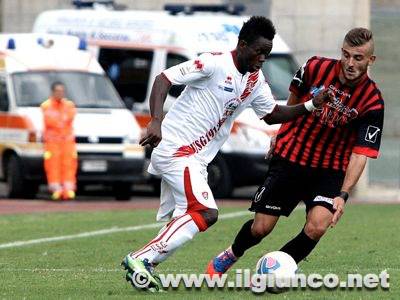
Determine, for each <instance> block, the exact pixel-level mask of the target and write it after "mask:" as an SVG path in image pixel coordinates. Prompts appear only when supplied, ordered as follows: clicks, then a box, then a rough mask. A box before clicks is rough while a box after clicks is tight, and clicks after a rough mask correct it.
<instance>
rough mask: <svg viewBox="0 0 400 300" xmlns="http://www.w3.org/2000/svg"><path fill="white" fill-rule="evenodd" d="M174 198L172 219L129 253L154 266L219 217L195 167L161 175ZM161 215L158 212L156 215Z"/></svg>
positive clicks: (205, 185) (202, 179) (203, 181)
mask: <svg viewBox="0 0 400 300" xmlns="http://www.w3.org/2000/svg"><path fill="white" fill-rule="evenodd" d="M163 180H165V182H166V183H167V184H168V186H169V187H170V189H171V191H172V195H173V198H174V200H175V209H174V212H173V215H172V217H173V219H172V221H170V222H169V223H168V224H167V225H166V226H165V228H164V229H163V230H162V231H161V232H160V233H159V235H157V236H156V237H155V238H154V239H153V240H152V241H150V242H149V243H148V244H146V245H145V246H144V247H142V248H141V249H140V250H138V251H136V252H134V253H132V254H131V256H132V257H133V258H139V259H141V260H145V259H146V260H147V261H148V262H149V263H151V264H153V265H157V264H158V263H160V262H162V261H164V260H165V259H167V258H168V257H169V256H170V255H171V254H172V253H173V252H174V251H175V250H177V249H178V248H179V247H181V246H182V245H184V244H185V243H186V242H188V241H190V240H191V239H193V237H194V236H195V235H196V234H197V233H198V232H201V231H205V230H207V229H208V228H209V227H210V226H212V225H213V224H214V223H215V222H216V221H217V218H218V210H217V207H216V204H215V200H214V197H213V195H212V192H211V189H210V187H209V186H208V183H207V181H206V179H205V177H204V175H203V174H202V170H201V169H200V168H199V167H198V166H196V165H193V166H185V167H184V169H183V170H182V169H181V170H179V171H178V172H177V171H174V172H168V173H167V174H163ZM159 215H160V214H159Z"/></svg>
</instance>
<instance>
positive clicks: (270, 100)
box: [250, 76, 276, 119]
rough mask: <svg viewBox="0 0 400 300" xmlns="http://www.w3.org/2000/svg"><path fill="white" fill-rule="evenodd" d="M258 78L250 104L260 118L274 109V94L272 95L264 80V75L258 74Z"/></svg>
mask: <svg viewBox="0 0 400 300" xmlns="http://www.w3.org/2000/svg"><path fill="white" fill-rule="evenodd" d="M260 80H261V83H260V85H259V86H258V88H257V91H256V94H255V95H254V100H253V101H252V102H251V104H250V105H251V107H252V108H253V110H254V112H255V113H256V114H257V116H258V117H259V118H260V119H262V118H264V117H265V116H266V115H267V114H269V113H271V112H272V111H273V110H274V108H275V106H276V102H275V99H274V96H272V92H271V88H270V87H269V85H268V83H266V82H265V79H264V76H260Z"/></svg>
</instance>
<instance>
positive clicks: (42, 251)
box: [0, 205, 400, 299]
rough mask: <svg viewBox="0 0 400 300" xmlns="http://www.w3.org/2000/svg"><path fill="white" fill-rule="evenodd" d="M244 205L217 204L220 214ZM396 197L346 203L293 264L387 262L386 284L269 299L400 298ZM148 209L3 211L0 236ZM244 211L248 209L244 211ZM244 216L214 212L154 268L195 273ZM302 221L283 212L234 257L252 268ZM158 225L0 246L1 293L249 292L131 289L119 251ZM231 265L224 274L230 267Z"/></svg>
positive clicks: (64, 228) (321, 266)
mask: <svg viewBox="0 0 400 300" xmlns="http://www.w3.org/2000/svg"><path fill="white" fill-rule="evenodd" d="M237 210H245V208H243V209H240V208H234V209H227V208H224V209H221V214H224V213H228V212H233V211H237ZM399 213H400V206H399V205H349V206H348V207H347V208H346V213H345V215H344V217H343V219H342V220H341V221H340V223H339V224H338V226H337V227H336V228H335V229H334V230H330V232H328V233H327V235H326V236H325V237H324V239H323V240H322V241H321V243H320V244H319V245H318V247H317V248H316V250H315V251H314V252H313V253H312V254H311V255H310V256H309V258H308V261H305V262H303V263H301V264H300V268H301V270H302V271H303V272H305V273H321V274H327V273H336V274H338V275H339V276H340V279H341V280H342V279H344V275H345V274H346V273H358V272H359V273H361V274H363V275H364V274H367V273H379V272H380V271H382V270H384V269H387V270H388V272H389V274H390V290H389V291H384V290H382V289H379V288H378V289H377V290H372V291H370V290H366V289H363V290H361V291H357V290H353V291H349V290H346V291H343V290H340V289H335V290H326V289H321V290H318V291H313V290H305V291H304V290H297V291H290V292H287V293H283V294H280V295H271V294H268V295H267V296H268V297H271V298H274V299H311V298H313V299H327V298H330V299H335V298H341V299H400V285H399V283H398V281H399V279H400V254H399V253H400V252H399V248H400V242H399V238H398V237H399V235H398V228H399V226H400V218H399V217H398V216H399ZM154 215H155V212H154V211H153V210H137V211H127V212H81V213H55V214H31V215H14V216H2V217H1V221H0V226H1V228H2V230H1V231H0V244H3V243H8V242H12V241H17V240H28V239H36V238H42V237H52V236H58V235H66V234H74V233H79V232H85V231H93V230H99V229H104V228H111V227H115V226H118V227H124V226H134V225H141V224H148V223H153V222H154ZM249 216H250V215H249ZM249 216H241V217H236V218H232V219H226V220H220V221H219V222H218V223H217V224H216V225H215V226H214V227H212V228H211V229H210V230H209V231H208V232H206V233H203V234H199V235H198V236H197V237H196V238H195V240H194V241H192V242H191V243H189V244H187V245H186V246H185V247H184V248H183V249H181V250H180V251H179V252H177V253H175V255H174V256H172V257H171V258H170V259H169V260H168V261H166V262H165V263H163V264H162V265H160V266H159V268H158V271H159V272H160V273H167V272H172V273H202V272H203V271H204V269H205V266H206V264H207V262H208V261H209V259H210V258H211V257H212V256H213V255H215V254H217V253H218V252H220V251H221V250H222V249H224V248H225V247H226V246H227V245H229V244H230V243H231V241H232V239H233V238H234V236H235V234H236V232H237V230H238V229H239V228H240V226H241V225H242V224H243V222H244V221H246V220H247V219H249ZM303 222H304V211H303V209H300V210H297V211H295V212H293V214H292V215H291V217H290V218H282V219H281V221H280V223H279V224H278V226H277V227H276V229H275V230H274V232H273V233H272V234H271V235H270V236H269V237H268V238H266V239H265V240H264V241H263V242H262V243H261V244H260V245H258V246H256V247H254V248H253V249H251V250H249V251H248V252H247V253H246V255H245V256H244V257H243V258H242V259H241V260H240V261H239V262H238V263H237V264H236V265H235V267H237V268H254V266H255V263H256V262H257V260H258V258H259V257H260V256H262V255H263V254H264V253H265V252H268V251H272V250H276V249H279V248H280V247H281V245H282V244H284V243H285V242H286V241H287V240H288V239H289V238H291V237H293V236H294V235H296V234H297V232H298V231H299V229H300V228H301V226H302V225H303ZM157 231H158V229H154V228H153V229H145V230H141V231H135V232H122V233H113V234H108V235H103V236H94V237H87V238H81V239H73V240H66V241H57V242H49V243H41V244H37V245H27V246H23V247H18V248H9V249H0V298H1V299H3V298H4V299H10V298H11V299H15V298H17V299H22V298H27V299H67V298H70V299H89V298H90V299H93V298H95V299H130V298H142V299H149V298H150V299H151V298H155V297H157V298H160V299H173V298H176V297H181V298H183V299H248V298H252V297H255V296H254V295H253V294H252V293H251V291H245V290H233V289H228V288H225V289H223V290H208V289H207V288H202V289H200V290H194V289H193V290H185V289H184V288H180V289H178V290H169V291H168V292H167V293H162V294H156V295H151V294H148V293H144V292H137V291H135V290H133V289H132V287H131V286H130V285H128V283H127V282H125V280H124V272H123V271H122V270H121V269H120V268H119V263H120V261H121V259H122V258H123V256H124V255H125V254H126V253H128V252H129V251H131V250H132V249H136V248H138V247H140V246H142V245H143V244H144V243H145V242H147V241H148V240H149V239H151V238H152V237H154V235H155V234H156V232H157ZM234 273H235V272H234V270H233V271H231V273H230V274H234Z"/></svg>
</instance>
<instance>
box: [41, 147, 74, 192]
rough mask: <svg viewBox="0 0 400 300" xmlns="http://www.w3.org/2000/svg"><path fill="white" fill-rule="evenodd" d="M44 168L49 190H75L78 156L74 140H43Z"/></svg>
mask: <svg viewBox="0 0 400 300" xmlns="http://www.w3.org/2000/svg"><path fill="white" fill-rule="evenodd" d="M44 150H45V152H44V170H45V172H46V177H47V183H48V187H49V190H50V191H51V192H56V191H65V190H72V191H75V190H76V172H77V168H78V157H77V152H76V144H75V142H74V141H73V142H71V141H69V142H65V141H63V142H45V144H44Z"/></svg>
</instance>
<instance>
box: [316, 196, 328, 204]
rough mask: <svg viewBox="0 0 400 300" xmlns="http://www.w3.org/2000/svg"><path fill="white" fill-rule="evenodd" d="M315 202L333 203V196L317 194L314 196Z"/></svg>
mask: <svg viewBox="0 0 400 300" xmlns="http://www.w3.org/2000/svg"><path fill="white" fill-rule="evenodd" d="M313 201H314V202H326V203H328V204H330V205H333V199H332V198H328V197H324V196H317V197H315V198H314V200H313Z"/></svg>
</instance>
